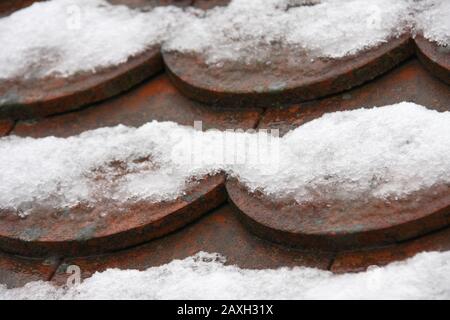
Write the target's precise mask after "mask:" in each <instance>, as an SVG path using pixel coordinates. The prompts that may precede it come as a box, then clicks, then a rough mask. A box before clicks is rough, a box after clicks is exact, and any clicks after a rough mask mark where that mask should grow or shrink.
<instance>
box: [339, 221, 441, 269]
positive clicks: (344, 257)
mask: <svg viewBox="0 0 450 320" xmlns="http://www.w3.org/2000/svg"><path fill="white" fill-rule="evenodd" d="M446 250H450V228H446V229H444V230H442V231H439V232H436V233H433V234H430V235H427V236H424V237H420V238H418V239H415V240H412V241H407V242H403V243H399V244H397V245H394V246H389V247H384V248H378V249H373V250H366V251H354V252H344V253H340V254H338V255H337V256H336V259H335V260H334V262H333V265H332V267H331V270H332V271H333V272H337V273H343V272H350V271H352V272H355V271H364V270H366V269H367V268H368V267H369V266H372V265H378V266H382V265H386V264H388V263H391V262H394V261H401V260H405V259H407V258H410V257H412V256H414V255H415V254H417V253H418V252H424V251H446Z"/></svg>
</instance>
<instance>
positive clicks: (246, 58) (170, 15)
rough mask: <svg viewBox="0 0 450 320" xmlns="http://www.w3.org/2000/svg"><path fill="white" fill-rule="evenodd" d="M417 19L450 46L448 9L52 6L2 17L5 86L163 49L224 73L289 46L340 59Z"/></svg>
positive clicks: (404, 0) (276, 0) (236, 1)
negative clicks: (232, 64)
mask: <svg viewBox="0 0 450 320" xmlns="http://www.w3.org/2000/svg"><path fill="white" fill-rule="evenodd" d="M414 12H415V14H416V16H417V17H418V25H419V26H420V28H421V29H423V30H424V33H425V36H426V37H427V38H430V39H433V40H434V41H438V42H439V43H448V37H449V22H448V21H449V19H448V14H449V3H448V1H438V0H423V1H413V0H398V1H390V0H371V1H369V2H368V1H366V0H346V1H343V0H250V1H249V0H233V1H232V2H231V3H230V4H229V5H228V6H226V7H216V8H213V9H211V10H208V11H203V10H199V9H194V8H189V9H181V8H177V7H175V6H164V7H157V8H154V9H153V10H151V9H150V10H139V9H130V8H128V7H126V6H121V5H111V4H109V3H108V2H106V0H50V1H45V2H38V3H35V4H33V5H32V6H30V7H27V8H24V9H22V10H19V11H17V12H15V13H13V14H12V15H10V16H8V17H5V18H2V19H0V42H1V43H2V50H1V51H0V79H9V78H14V77H25V78H42V77H45V76H49V75H52V76H63V77H64V76H70V75H73V74H75V73H77V72H84V71H96V70H99V69H101V68H104V67H110V66H114V65H118V64H120V63H124V62H126V61H127V60H128V59H129V58H130V57H132V56H135V55H138V54H140V53H142V52H144V51H145V50H146V49H148V48H151V47H153V46H159V45H161V44H162V45H163V47H164V50H167V51H178V52H182V53H191V52H193V53H198V54H202V55H204V58H205V61H206V62H207V63H208V64H211V65H218V66H220V65H221V63H223V61H226V60H233V61H242V62H244V63H254V62H255V61H256V62H264V63H270V62H271V61H270V59H271V56H270V55H271V53H273V50H277V51H280V50H281V51H282V50H284V49H286V48H289V50H290V51H292V50H294V51H298V54H299V55H307V56H308V57H310V58H316V57H319V58H341V57H344V56H347V55H352V54H355V53H357V52H360V51H362V50H364V49H367V48H371V47H374V46H377V45H380V44H381V43H384V42H386V41H388V40H389V39H391V38H395V37H398V36H399V35H402V34H404V33H405V32H407V31H408V30H409V29H410V28H412V27H413V25H414V17H413V16H414V15H413V13H414Z"/></svg>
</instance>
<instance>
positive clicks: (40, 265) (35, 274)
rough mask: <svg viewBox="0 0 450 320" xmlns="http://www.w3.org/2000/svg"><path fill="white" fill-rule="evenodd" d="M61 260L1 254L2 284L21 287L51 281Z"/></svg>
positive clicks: (0, 274) (0, 271) (9, 286)
mask: <svg viewBox="0 0 450 320" xmlns="http://www.w3.org/2000/svg"><path fill="white" fill-rule="evenodd" d="M58 265H59V259H57V258H48V259H31V258H23V257H18V256H14V255H10V254H6V253H1V252H0V284H3V285H6V286H7V287H8V288H15V287H21V286H23V285H25V284H26V283H28V282H31V281H39V280H44V281H47V280H50V278H51V277H52V275H53V273H54V272H55V270H56V268H57V267H58Z"/></svg>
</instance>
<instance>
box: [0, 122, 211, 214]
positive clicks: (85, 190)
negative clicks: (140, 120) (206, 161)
mask: <svg viewBox="0 0 450 320" xmlns="http://www.w3.org/2000/svg"><path fill="white" fill-rule="evenodd" d="M190 130H192V131H193V130H194V129H189V128H184V127H181V126H178V125H176V124H174V123H156V122H152V123H149V124H147V125H144V126H142V127H141V128H138V129H135V128H127V127H124V126H121V125H119V126H117V127H114V128H104V129H98V130H94V131H89V132H85V133H83V134H81V135H79V136H75V137H70V138H67V139H62V138H55V137H47V138H42V139H33V138H19V137H15V136H11V137H5V138H2V139H1V140H0V150H1V151H0V167H1V168H2V170H0V181H2V183H1V184H0V208H3V209H11V210H18V211H19V212H20V213H21V214H23V215H26V214H27V212H31V211H32V209H33V208H37V207H42V206H47V207H48V206H50V207H56V208H59V207H71V206H74V205H77V204H79V203H88V204H93V203H95V202H96V201H102V200H105V199H109V200H114V201H118V202H127V201H133V200H148V201H154V202H158V201H163V200H171V199H175V198H176V197H178V196H180V195H181V194H183V192H184V189H185V186H186V182H188V181H190V180H191V177H193V176H194V175H198V176H199V177H201V176H202V174H203V172H201V170H197V171H195V170H196V168H195V167H188V165H187V164H183V163H176V162H174V161H172V160H171V159H172V158H175V157H172V156H171V152H172V147H173V146H174V145H176V143H177V142H179V141H180V143H183V139H185V138H184V137H183V136H184V135H186V134H187V133H188V132H189V131H190ZM178 162H180V161H178ZM200 169H202V168H200Z"/></svg>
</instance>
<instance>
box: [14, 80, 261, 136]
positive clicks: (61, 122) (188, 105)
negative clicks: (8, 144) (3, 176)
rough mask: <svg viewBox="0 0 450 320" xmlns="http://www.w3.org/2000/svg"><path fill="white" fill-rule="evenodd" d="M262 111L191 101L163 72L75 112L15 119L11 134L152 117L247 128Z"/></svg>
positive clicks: (77, 129) (75, 130)
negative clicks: (25, 119) (128, 89)
mask: <svg viewBox="0 0 450 320" xmlns="http://www.w3.org/2000/svg"><path fill="white" fill-rule="evenodd" d="M261 113H262V110H261V109H248V110H234V109H224V108H213V107H210V106H206V105H202V104H200V103H197V102H194V101H192V100H189V99H187V98H185V97H184V96H183V95H181V94H180V93H179V92H178V91H177V90H176V89H175V87H173V85H172V84H171V83H170V81H169V80H168V78H167V76H166V75H160V76H157V77H156V78H154V79H151V80H149V81H147V82H145V83H143V84H141V85H140V86H138V87H137V88H135V89H133V90H130V91H128V92H127V93H126V94H123V95H121V96H119V97H116V98H113V99H110V100H108V101H105V102H102V103H100V104H97V105H94V106H92V107H89V108H86V109H83V110H80V111H77V112H72V113H67V114H64V115H59V116H54V117H49V118H45V119H39V120H36V121H21V122H18V123H17V125H16V127H15V128H14V131H13V132H12V134H16V135H19V136H32V137H44V136H49V135H55V136H59V137H67V136H70V135H75V134H79V133H81V132H83V131H86V130H91V129H96V128H100V127H108V126H115V125H118V124H124V125H127V126H133V127H138V126H141V125H143V124H145V123H147V122H149V121H152V120H158V121H174V122H177V123H179V124H182V125H190V126H192V125H193V124H194V121H202V122H203V128H204V129H210V128H217V129H226V128H243V129H248V128H253V127H254V126H256V124H257V122H258V120H259V117H260V115H261Z"/></svg>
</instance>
